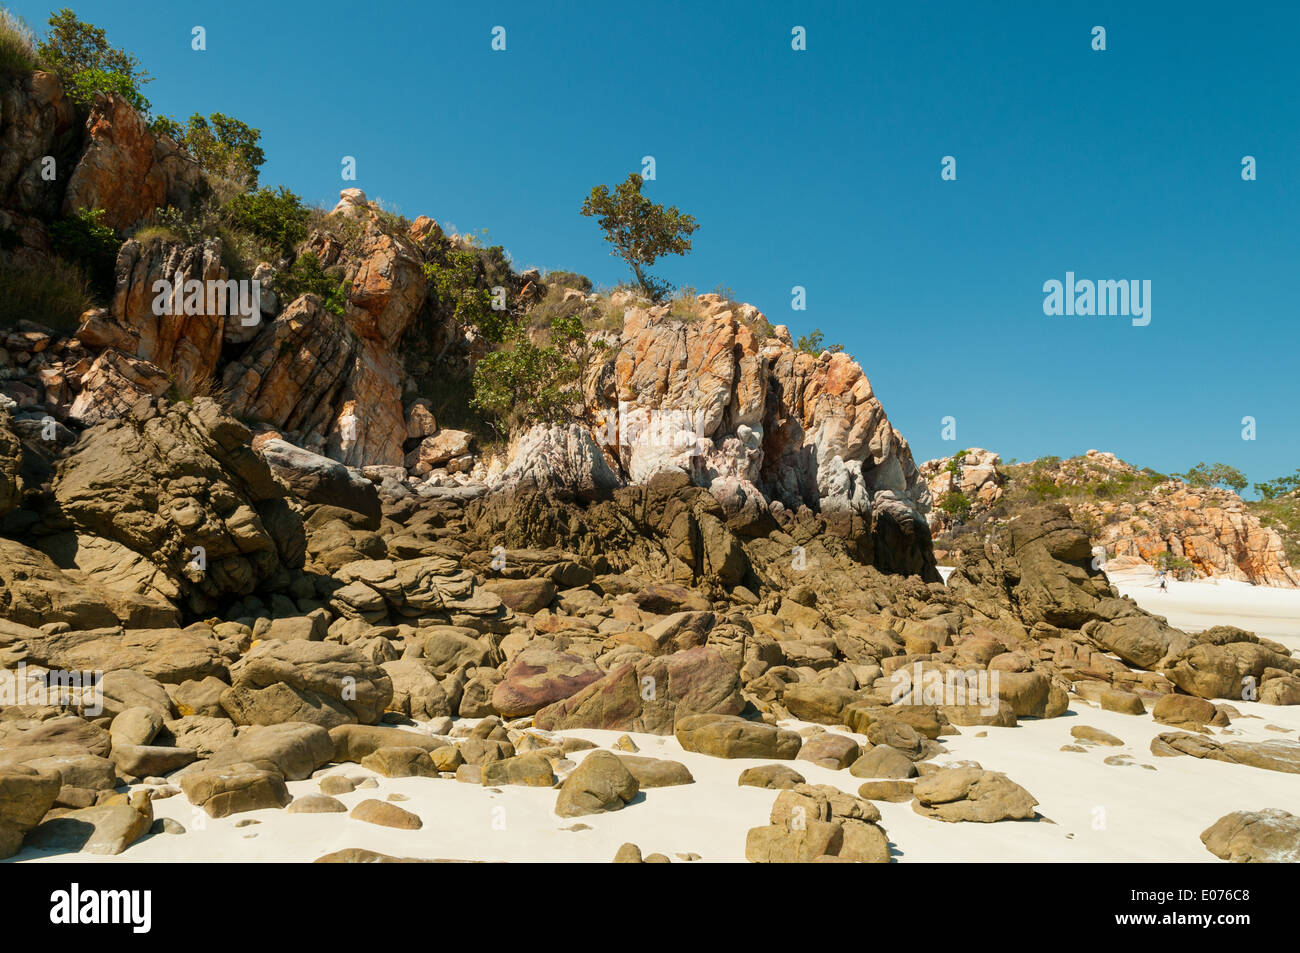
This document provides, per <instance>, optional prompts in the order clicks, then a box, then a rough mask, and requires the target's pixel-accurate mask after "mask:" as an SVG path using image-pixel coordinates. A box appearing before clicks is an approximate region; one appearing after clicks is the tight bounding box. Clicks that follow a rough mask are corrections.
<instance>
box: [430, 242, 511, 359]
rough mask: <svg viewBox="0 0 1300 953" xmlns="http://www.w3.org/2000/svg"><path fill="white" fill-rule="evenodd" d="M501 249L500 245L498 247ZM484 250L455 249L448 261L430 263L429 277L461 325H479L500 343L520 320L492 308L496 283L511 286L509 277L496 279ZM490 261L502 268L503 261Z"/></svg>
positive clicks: (448, 312) (449, 314)
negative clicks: (490, 270)
mask: <svg viewBox="0 0 1300 953" xmlns="http://www.w3.org/2000/svg"><path fill="white" fill-rule="evenodd" d="M496 247H497V248H500V246H496ZM482 251H483V250H482V249H453V250H452V251H450V252H449V253H448V254H447V256H446V259H445V260H444V261H441V262H439V261H432V262H428V263H426V264H425V266H424V273H425V276H426V277H427V278H428V279H429V283H430V284H431V285H432V286H433V291H434V294H435V296H436V297H437V300H438V307H439V308H440V309H441V310H442V312H443V313H444V314H445V315H446V316H447V317H449V318H450V319H451V320H453V321H455V322H456V323H457V324H459V325H460V326H461V327H472V328H476V329H477V330H478V331H479V333H481V334H482V335H483V337H484V338H486V339H487V340H488V341H490V342H492V343H494V344H499V343H501V342H502V341H504V340H506V338H507V337H509V336H510V335H511V334H512V332H513V331H514V329H515V327H516V325H517V321H516V320H515V316H514V314H513V313H512V312H511V311H510V310H509V309H502V310H500V311H498V310H496V309H494V308H493V307H492V291H491V288H492V287H493V285H494V284H497V285H500V286H501V287H508V286H507V285H506V280H508V264H507V266H506V267H507V276H506V277H505V278H501V277H500V276H498V280H497V281H495V282H494V281H493V280H492V277H493V276H490V275H489V274H488V265H487V264H485V263H484V260H483V257H482V254H481V252H482ZM489 263H490V264H491V265H493V266H494V267H499V264H500V262H497V261H492V259H490V258H489Z"/></svg>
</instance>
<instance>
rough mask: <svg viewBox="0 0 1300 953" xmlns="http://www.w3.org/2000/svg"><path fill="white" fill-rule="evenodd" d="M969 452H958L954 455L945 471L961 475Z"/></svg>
mask: <svg viewBox="0 0 1300 953" xmlns="http://www.w3.org/2000/svg"><path fill="white" fill-rule="evenodd" d="M968 452H969V451H966V450H958V451H957V452H956V453H955V454H953V457H952V459H951V460H949V461H948V465H947V466H946V467H944V469H945V470H947V471H948V472H949V473H960V472H961V465H962V462H963V461H964V460H965V459H966V455H967V453H968Z"/></svg>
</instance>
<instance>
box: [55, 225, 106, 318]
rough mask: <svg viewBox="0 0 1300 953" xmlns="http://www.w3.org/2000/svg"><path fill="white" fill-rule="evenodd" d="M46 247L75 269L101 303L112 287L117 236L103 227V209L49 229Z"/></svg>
mask: <svg viewBox="0 0 1300 953" xmlns="http://www.w3.org/2000/svg"><path fill="white" fill-rule="evenodd" d="M50 244H51V245H52V246H53V248H54V251H55V253H56V254H57V255H59V257H61V258H64V259H66V260H67V261H70V262H72V263H73V264H75V265H79V266H80V267H81V269H82V270H83V271H84V272H85V274H86V277H87V278H89V279H90V285H91V288H92V289H93V290H94V291H95V292H96V293H97V294H99V295H101V296H103V297H104V298H105V299H107V298H110V297H112V295H113V291H114V286H115V283H116V278H115V272H116V270H117V252H118V249H119V248H121V246H122V243H121V241H119V240H118V237H117V232H115V231H113V229H112V228H110V227H109V226H107V225H105V224H104V210H103V209H98V208H96V209H82V210H81V211H80V212H78V213H77V214H75V215H71V216H68V217H67V218H63V219H60V220H59V221H57V222H54V223H53V224H51V225H50Z"/></svg>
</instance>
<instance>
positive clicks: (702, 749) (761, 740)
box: [674, 715, 803, 760]
mask: <svg viewBox="0 0 1300 953" xmlns="http://www.w3.org/2000/svg"><path fill="white" fill-rule="evenodd" d="M674 734H675V735H676V737H677V741H678V743H680V744H681V746H682V747H683V748H685V749H686V750H687V751H696V752H699V753H700V754H707V755H712V756H713V757H715V758H778V759H783V760H789V759H792V758H794V757H795V756H796V755H798V753H799V749H800V747H801V746H802V745H803V739H802V738H800V737H799V736H798V735H797V734H795V733H794V732H793V731H786V730H784V729H781V728H776V727H774V726H772V725H765V724H763V723H762V722H755V721H746V720H745V719H743V718H737V717H735V716H732V715H688V716H686V717H685V718H682V719H679V720H678V722H677V728H676V730H675V732H674Z"/></svg>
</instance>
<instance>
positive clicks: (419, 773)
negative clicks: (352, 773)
mask: <svg viewBox="0 0 1300 953" xmlns="http://www.w3.org/2000/svg"><path fill="white" fill-rule="evenodd" d="M361 766H362V767H363V768H369V769H370V770H371V771H374V772H377V773H378V774H382V775H383V776H384V777H386V778H436V777H437V776H438V769H437V767H435V766H434V763H433V761H432V759H431V758H430V757H429V752H428V751H426V750H424V749H423V748H417V747H404V748H392V747H387V748H378V749H376V750H375V751H372V752H371V753H370V754H368V755H366V756H365V757H364V758H362V759H361Z"/></svg>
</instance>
